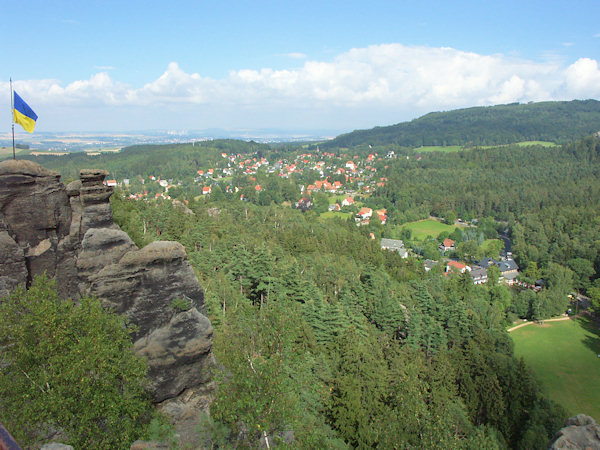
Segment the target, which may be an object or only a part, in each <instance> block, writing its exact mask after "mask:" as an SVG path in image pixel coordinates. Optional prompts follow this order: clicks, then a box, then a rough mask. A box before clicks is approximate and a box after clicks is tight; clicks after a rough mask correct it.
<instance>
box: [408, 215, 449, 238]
mask: <svg viewBox="0 0 600 450" xmlns="http://www.w3.org/2000/svg"><path fill="white" fill-rule="evenodd" d="M402 228H408V229H409V230H411V231H412V238H413V239H417V240H421V241H422V240H423V239H425V238H426V237H427V236H432V237H434V238H435V237H437V236H438V234H440V233H442V232H443V231H447V232H448V233H452V232H453V231H454V229H455V228H457V227H456V226H454V225H446V224H445V223H442V222H438V221H437V220H433V219H426V220H418V221H416V222H408V223H405V224H404V225H402V226H401V227H400V229H402Z"/></svg>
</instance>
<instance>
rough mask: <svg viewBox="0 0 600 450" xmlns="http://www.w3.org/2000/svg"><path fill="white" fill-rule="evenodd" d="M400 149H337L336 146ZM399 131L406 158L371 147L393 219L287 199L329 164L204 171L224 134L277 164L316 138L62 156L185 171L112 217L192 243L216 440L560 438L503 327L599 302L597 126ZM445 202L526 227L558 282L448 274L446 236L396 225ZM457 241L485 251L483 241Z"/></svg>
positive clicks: (444, 208)
mask: <svg viewBox="0 0 600 450" xmlns="http://www.w3.org/2000/svg"><path fill="white" fill-rule="evenodd" d="M583 103H585V102H582V104H583ZM588 106H589V105H588ZM593 106H594V105H593V104H592V105H591V107H593ZM536 138H540V139H541V138H544V139H549V138H548V137H547V136H537V137H536ZM390 148H391V147H390V145H389V144H386V145H383V146H377V145H374V146H373V147H372V148H370V149H369V148H365V146H359V147H357V148H352V149H332V150H329V151H331V152H332V154H334V155H335V156H331V157H329V156H327V157H328V158H330V160H331V161H333V160H336V159H339V160H340V161H346V160H347V159H349V158H354V156H357V158H359V159H360V158H362V157H363V156H365V155H367V154H369V153H373V154H375V153H377V154H379V155H385V154H386V153H387V152H388V151H389V150H390ZM393 148H394V149H395V151H396V154H397V155H398V157H396V158H392V159H385V158H375V159H374V160H373V161H372V163H371V165H372V169H371V170H373V169H374V170H375V171H376V173H377V177H378V178H382V179H386V180H387V181H386V182H385V184H384V186H381V187H379V188H377V189H375V190H374V191H372V192H370V193H369V194H364V193H363V194H361V195H357V196H356V197H355V198H356V199H357V200H360V201H361V203H362V204H363V205H365V206H369V207H372V208H373V209H376V208H385V209H386V211H387V216H388V223H386V225H385V226H384V225H382V224H381V223H377V221H373V222H372V223H371V224H369V225H368V226H361V227H357V226H356V223H355V221H354V218H353V217H352V216H350V217H349V218H348V219H340V218H333V219H330V218H325V217H323V216H322V214H321V211H319V210H317V209H318V208H314V209H309V210H302V209H294V208H292V207H291V206H292V204H293V202H294V201H297V200H298V198H299V196H300V189H299V187H300V186H301V185H302V186H304V185H306V184H308V183H312V182H314V180H315V179H317V178H318V173H317V172H316V171H315V170H313V169H310V170H309V169H307V170H305V171H304V172H302V173H298V174H292V175H291V176H290V177H289V178H285V179H284V178H282V177H278V176H276V175H273V174H269V173H268V172H266V171H260V170H259V171H258V172H257V173H255V174H252V175H243V174H236V175H233V176H230V177H225V178H222V179H216V180H214V182H213V184H212V187H213V188H214V190H213V192H212V193H211V194H210V195H201V194H200V191H199V187H198V185H197V183H195V182H194V178H195V177H197V173H198V172H197V171H198V170H201V169H207V168H209V167H215V166H218V164H220V161H221V162H222V161H224V159H223V157H222V153H223V152H225V153H226V154H227V155H233V154H238V153H244V154H245V155H251V156H252V158H251V157H250V156H248V158H251V160H260V159H261V158H264V159H265V160H267V161H270V162H271V165H272V164H274V163H276V162H278V161H281V160H283V159H286V160H289V161H294V160H295V159H294V158H296V157H297V156H299V157H300V159H302V158H308V157H307V156H302V155H304V154H305V153H306V152H307V151H308V149H307V147H301V148H297V147H293V146H292V145H290V146H278V147H277V148H271V147H269V146H266V145H262V144H256V143H252V142H250V143H244V142H240V141H215V142H211V141H208V142H205V143H201V144H200V143H196V144H193V145H190V144H185V145H179V146H160V147H152V146H142V147H134V148H129V149H125V150H123V151H122V152H121V153H120V154H117V155H107V156H101V157H98V158H97V159H92V158H90V157H86V156H85V155H73V156H69V157H60V158H54V159H52V160H50V159H48V160H47V161H48V162H49V166H50V164H55V166H54V167H55V168H56V169H57V170H60V172H61V173H62V174H63V177H64V178H65V179H67V181H68V180H69V179H74V178H76V177H77V171H78V170H79V168H81V167H82V165H83V164H94V167H97V168H105V169H107V170H108V171H110V173H111V174H114V176H115V177H128V178H131V179H132V180H134V179H136V178H146V179H147V177H148V176H149V175H155V176H157V177H162V178H173V179H174V180H173V183H174V184H176V181H177V180H181V181H182V184H181V185H178V186H176V187H174V188H173V189H172V190H170V194H171V196H172V199H171V200H174V199H177V200H179V203H174V202H173V201H171V200H169V199H166V198H158V199H156V200H154V199H145V200H134V199H131V198H129V194H130V192H128V191H127V189H125V190H121V189H118V190H117V191H116V192H115V194H114V195H113V196H112V200H111V201H112V207H113V213H114V218H115V222H116V223H118V224H119V225H120V226H121V228H122V229H123V230H125V231H126V232H127V233H128V234H129V235H130V236H131V238H132V239H133V240H134V241H135V243H136V244H137V245H138V246H143V245H145V244H147V243H149V242H151V241H153V240H176V241H178V242H180V243H182V244H183V245H184V246H185V248H186V250H187V253H188V257H189V259H190V261H191V263H192V265H193V267H194V269H195V271H196V274H197V276H198V278H199V280H200V282H201V284H202V286H203V287H204V289H205V298H206V302H207V307H208V312H209V316H210V319H211V322H212V324H213V327H214V329H215V333H214V336H215V342H214V352H215V355H216V357H217V360H218V361H219V365H218V369H217V370H215V373H214V377H215V379H216V380H217V382H218V385H219V389H218V394H217V396H216V398H215V401H214V403H213V405H212V406H211V417H210V419H209V420H207V422H206V423H205V424H204V425H203V427H202V428H201V429H199V430H198V432H199V433H203V435H204V436H205V440H206V443H207V447H218V448H229V447H232V446H234V447H255V446H257V445H258V442H259V440H260V439H261V438H264V437H265V436H268V437H269V439H270V441H271V442H272V443H276V444H279V445H289V446H292V447H299V448H368V447H382V448H411V447H420V448H440V447H444V448H465V449H467V448H469V449H475V448H477V449H479V448H499V449H500V448H523V449H525V448H544V447H545V446H546V445H547V444H548V442H549V441H550V439H551V437H552V435H553V434H554V433H555V432H556V431H557V430H558V429H559V428H560V427H561V426H562V423H563V422H564V419H565V418H566V413H565V411H564V410H563V409H562V408H561V407H560V406H559V405H558V404H556V403H554V402H553V401H552V400H551V399H549V398H548V397H547V396H546V395H545V393H544V391H543V388H542V387H541V385H540V384H539V382H538V381H537V380H536V378H535V376H534V375H533V373H532V372H531V370H530V369H529V368H528V367H527V366H526V364H525V363H524V362H523V361H522V360H517V359H516V358H515V357H514V354H513V344H512V341H511V339H510V337H509V335H508V333H507V332H506V331H505V330H506V328H507V326H508V325H509V324H510V323H511V322H512V321H513V320H514V319H516V318H519V317H521V318H529V319H539V318H544V317H550V316H554V315H557V314H562V313H564V312H565V311H566V309H567V308H568V302H569V298H568V294H569V293H571V292H573V291H574V290H575V291H578V292H581V293H584V294H587V295H588V296H590V298H591V300H592V307H593V308H595V310H596V311H598V309H599V308H598V307H599V306H600V284H599V281H598V280H599V274H600V237H599V236H598V233H597V230H598V229H599V226H600V218H599V215H598V211H599V206H600V186H599V185H598V182H597V180H598V177H599V175H600V174H599V170H600V140H599V139H598V138H594V137H587V138H584V139H581V140H577V141H574V142H571V143H567V144H565V145H563V146H562V147H555V148H546V147H541V146H526V147H520V146H516V145H515V146H510V145H509V146H503V147H498V148H489V149H482V148H479V149H472V150H465V151H461V152H457V153H441V152H440V153H437V152H436V153H427V154H425V153H424V154H422V155H419V157H418V158H417V157H416V156H417V154H416V153H414V152H412V151H409V150H407V149H402V148H399V147H393ZM310 151H314V152H323V150H317V149H316V146H311V148H310ZM318 156H319V158H321V157H322V158H325V156H324V155H323V154H322V153H318ZM244 158H246V156H244ZM317 159H318V158H317ZM50 161H52V162H51V163H50ZM43 164H44V165H46V160H44V162H43ZM50 167H51V166H50ZM340 179H341V178H340ZM332 180H333V178H332ZM184 181H185V182H184ZM257 183H260V185H261V186H264V189H262V190H261V191H258V190H256V189H255V185H256V184H257ZM230 185H235V186H236V187H239V188H240V190H239V191H232V190H228V189H227V186H230ZM144 186H145V187H147V185H144ZM356 187H357V189H358V185H356ZM130 188H131V189H133V185H132V186H131V187H130ZM243 193H245V194H247V196H245V197H244V198H245V200H246V201H241V200H240V194H243ZM317 198H321V200H323V199H324V201H325V202H328V200H327V196H325V194H321V193H315V194H314V200H315V205H316V204H318V200H317ZM184 204H185V205H187V206H186V208H188V209H189V210H190V211H191V212H193V214H189V212H186V209H185V208H184V207H183V206H181V205H184ZM430 216H433V217H437V218H439V219H440V220H446V221H450V222H451V223H453V222H454V219H456V218H461V219H462V220H464V221H470V222H471V221H473V220H476V223H477V226H476V227H474V228H473V231H472V232H463V231H460V230H459V231H457V232H455V233H454V234H453V235H452V237H453V238H454V239H455V240H456V241H457V243H458V244H461V243H463V244H467V243H469V242H471V243H473V242H475V241H481V240H482V239H484V238H495V237H497V236H498V232H501V233H504V234H505V235H506V236H510V239H511V240H512V243H513V249H512V251H513V253H514V256H515V259H516V261H517V262H518V264H519V267H520V269H521V272H522V277H523V278H524V279H526V280H529V281H535V280H538V279H540V278H542V279H544V280H545V288H544V289H543V290H542V291H540V292H539V293H534V292H533V291H531V290H523V289H518V288H513V287H508V286H507V285H504V284H498V283H497V278H493V277H494V275H493V274H492V275H491V277H492V278H491V280H490V282H488V283H486V284H483V285H474V284H473V282H472V279H471V278H470V276H469V275H468V274H460V275H448V276H445V275H444V273H443V267H442V265H441V264H440V265H438V266H437V267H436V268H434V269H433V270H431V271H429V272H426V271H425V269H424V266H423V260H424V255H425V253H426V252H430V253H431V251H433V252H434V253H433V254H434V255H435V252H437V245H438V244H439V242H440V239H443V238H444V237H448V234H446V235H439V236H431V237H430V238H427V239H425V241H417V240H416V239H414V238H413V237H412V236H411V235H410V233H406V232H404V234H401V235H399V233H401V232H400V231H398V230H400V228H398V227H399V226H401V225H402V224H405V223H407V222H410V221H414V220H417V219H423V218H428V217H430ZM382 237H393V238H401V239H403V240H404V241H405V244H406V245H407V246H410V247H411V248H414V250H415V251H414V252H413V253H412V254H411V256H410V257H409V258H407V259H402V258H401V257H400V256H399V255H398V254H397V253H394V252H387V251H382V250H381V249H380V245H379V240H380V238H382ZM432 248H433V250H432ZM460 248H461V249H462V251H463V254H462V256H463V257H465V258H470V257H475V256H476V255H475V253H474V251H473V252H471V253H469V251H470V250H469V248H474V249H475V250H476V249H477V247H476V246H475V247H470V246H469V245H462V246H461V247H460ZM437 256H438V257H440V255H439V254H438V255H437Z"/></svg>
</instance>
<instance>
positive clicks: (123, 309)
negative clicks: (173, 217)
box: [0, 160, 214, 407]
mask: <svg viewBox="0 0 600 450" xmlns="http://www.w3.org/2000/svg"><path fill="white" fill-rule="evenodd" d="M106 175H107V173H106V172H105V171H101V170H82V171H81V173H80V180H77V181H73V182H72V183H70V184H69V185H68V186H66V187H65V186H64V185H63V184H62V183H61V182H60V176H59V174H57V173H56V172H52V171H50V170H47V169H45V168H44V167H42V166H40V165H39V164H36V163H33V162H30V161H14V160H9V161H4V162H2V163H0V297H2V296H5V295H7V294H8V292H10V291H11V290H12V289H14V288H15V287H16V286H19V285H20V286H26V285H28V284H29V283H30V282H31V280H32V279H33V277H34V276H35V275H39V274H42V273H44V272H46V273H47V274H48V276H50V277H54V278H56V280H57V283H56V285H57V288H58V290H59V293H60V295H61V296H62V297H64V298H67V297H70V298H75V299H77V298H81V297H82V296H84V295H85V296H88V295H94V296H96V297H98V298H100V299H101V300H102V302H103V304H104V306H105V307H107V308H110V309H111V310H114V311H115V312H118V313H119V314H123V315H125V316H126V317H127V319H128V320H129V322H130V323H132V324H134V325H136V327H137V331H136V332H135V333H134V335H133V339H134V348H135V350H136V352H137V353H138V354H139V355H142V356H144V357H146V358H147V361H148V366H149V376H150V380H151V385H152V395H153V398H154V401H155V402H163V401H165V400H169V401H170V402H171V403H172V402H176V403H177V404H181V403H182V402H183V403H185V402H184V401H183V400H182V399H185V398H190V397H194V398H195V400H194V402H195V405H202V406H203V407H206V405H207V401H204V400H202V401H199V400H198V399H197V398H196V397H198V394H197V393H199V392H201V393H203V394H202V395H204V396H205V397H206V395H207V386H209V382H210V368H211V366H212V365H213V364H214V358H213V356H212V353H211V348H212V332H213V331H212V327H211V325H210V321H209V320H208V318H207V317H206V310H205V305H204V292H203V290H202V287H201V286H200V284H199V283H198V279H197V278H196V276H195V275H194V272H193V270H192V267H191V266H190V263H189V262H188V260H187V257H186V253H185V249H184V248H183V246H182V245H181V244H179V243H177V242H154V243H152V244H150V245H148V246H146V247H144V248H142V249H138V248H137V247H136V245H135V244H134V243H133V241H132V240H131V239H130V238H129V236H128V235H127V234H126V233H125V232H124V231H122V230H120V229H119V227H118V226H117V225H116V224H114V222H113V218H112V211H111V208H110V203H109V198H110V196H111V195H112V188H110V187H107V186H105V185H104V184H103V181H104V178H105V176H106ZM208 391H209V389H208Z"/></svg>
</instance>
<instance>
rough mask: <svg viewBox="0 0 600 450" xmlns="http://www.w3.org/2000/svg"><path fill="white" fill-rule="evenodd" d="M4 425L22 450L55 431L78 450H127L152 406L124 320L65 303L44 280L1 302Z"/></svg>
mask: <svg viewBox="0 0 600 450" xmlns="http://www.w3.org/2000/svg"><path fill="white" fill-rule="evenodd" d="M0 347H1V348H2V359H3V363H2V365H0V422H2V423H3V424H4V425H5V426H6V427H7V428H8V429H9V430H10V431H11V433H12V434H13V436H14V437H15V438H16V439H17V440H18V441H19V442H21V443H22V444H23V445H30V444H33V443H34V442H37V441H38V440H40V439H43V436H44V435H45V433H46V432H47V431H48V430H49V429H59V430H62V431H63V432H64V433H65V436H66V438H67V440H68V442H69V443H71V444H72V445H74V446H76V447H77V448H129V445H130V444H131V442H133V441H134V440H136V438H138V437H139V436H140V434H141V433H142V432H143V430H144V426H145V423H146V422H147V421H148V420H149V416H150V402H149V400H148V398H147V396H146V393H145V391H144V385H145V374H146V366H145V364H144V363H143V361H141V360H140V359H138V358H137V357H136V356H135V354H134V353H133V349H132V344H131V339H130V337H129V335H128V329H127V328H126V327H125V326H124V322H123V319H122V318H121V317H119V316H115V315H112V314H110V313H107V312H106V311H104V310H103V309H102V307H101V305H100V302H99V301H98V300H95V299H88V298H84V299H81V301H80V303H79V304H75V303H74V302H72V301H67V300H64V301H63V300H60V299H59V298H58V296H57V294H56V291H55V289H54V284H53V282H52V281H49V280H48V279H46V278H45V277H40V278H37V279H36V280H34V282H33V284H32V286H31V288H30V289H29V290H27V291H24V290H23V289H16V290H15V291H14V293H12V294H11V295H10V296H9V297H7V298H5V299H3V300H0Z"/></svg>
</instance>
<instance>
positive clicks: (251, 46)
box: [0, 0, 600, 131]
mask: <svg viewBox="0 0 600 450" xmlns="http://www.w3.org/2000/svg"><path fill="white" fill-rule="evenodd" d="M3 10H4V11H3V14H2V16H3V20H2V27H0V38H1V40H2V42H3V43H4V45H3V49H4V50H2V54H3V56H4V57H3V58H2V59H3V61H4V64H3V68H4V70H2V73H1V74H0V99H1V100H2V103H3V104H5V105H6V106H5V107H2V108H1V111H0V120H4V123H8V124H10V106H9V105H10V95H9V92H10V90H9V87H8V81H9V77H11V76H12V78H13V80H14V81H15V88H16V90H17V91H18V92H19V93H20V94H21V96H22V97H23V98H24V99H25V100H26V101H27V102H28V103H29V104H30V106H31V107H32V108H33V109H34V110H35V111H36V112H37V114H38V116H39V119H38V124H37V129H38V130H40V131H101V130H104V131H132V130H151V129H173V130H194V129H206V128H213V127H220V128H225V129H231V130H243V129H250V130H255V129H259V128H286V129H298V130H307V129H317V128H318V129H331V130H339V131H348V130H352V129H356V128H370V127H372V126H376V125H389V124H392V123H397V122H401V121H405V120H410V119H412V118H415V117H418V116H420V115H422V114H424V113H427V112H430V111H438V110H448V109H454V108H459V107H466V106H475V105H491V104H498V103H509V102H515V101H518V102H526V101H541V100H570V99H575V98H596V99H600V67H599V61H600V21H599V20H598V18H599V17H600V2H599V1H597V0H586V1H578V0H569V1H567V0H564V1H526V0H521V1H512V0H509V1H497V0H495V1H486V0H479V1H460V0H456V1H427V0H421V1H412V0H409V1H399V0H397V1H381V0H375V1H369V2H366V1H353V0H346V1H318V2H316V1H302V2H299V1H293V2H292V1H281V0H280V1H254V2H248V1H247V0H245V1H227V0H225V1H215V0H213V1H177V0H175V1H170V2H165V1H160V2H158V1H137V0H131V1H118V2H117V1H110V0H105V1H90V0H86V1H51V0H45V1H41V0H30V1H28V2H27V6H26V7H25V5H23V6H17V5H16V4H13V5H12V6H11V7H10V8H7V7H5V8H3ZM9 126H10V125H7V128H8V127H9Z"/></svg>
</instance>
